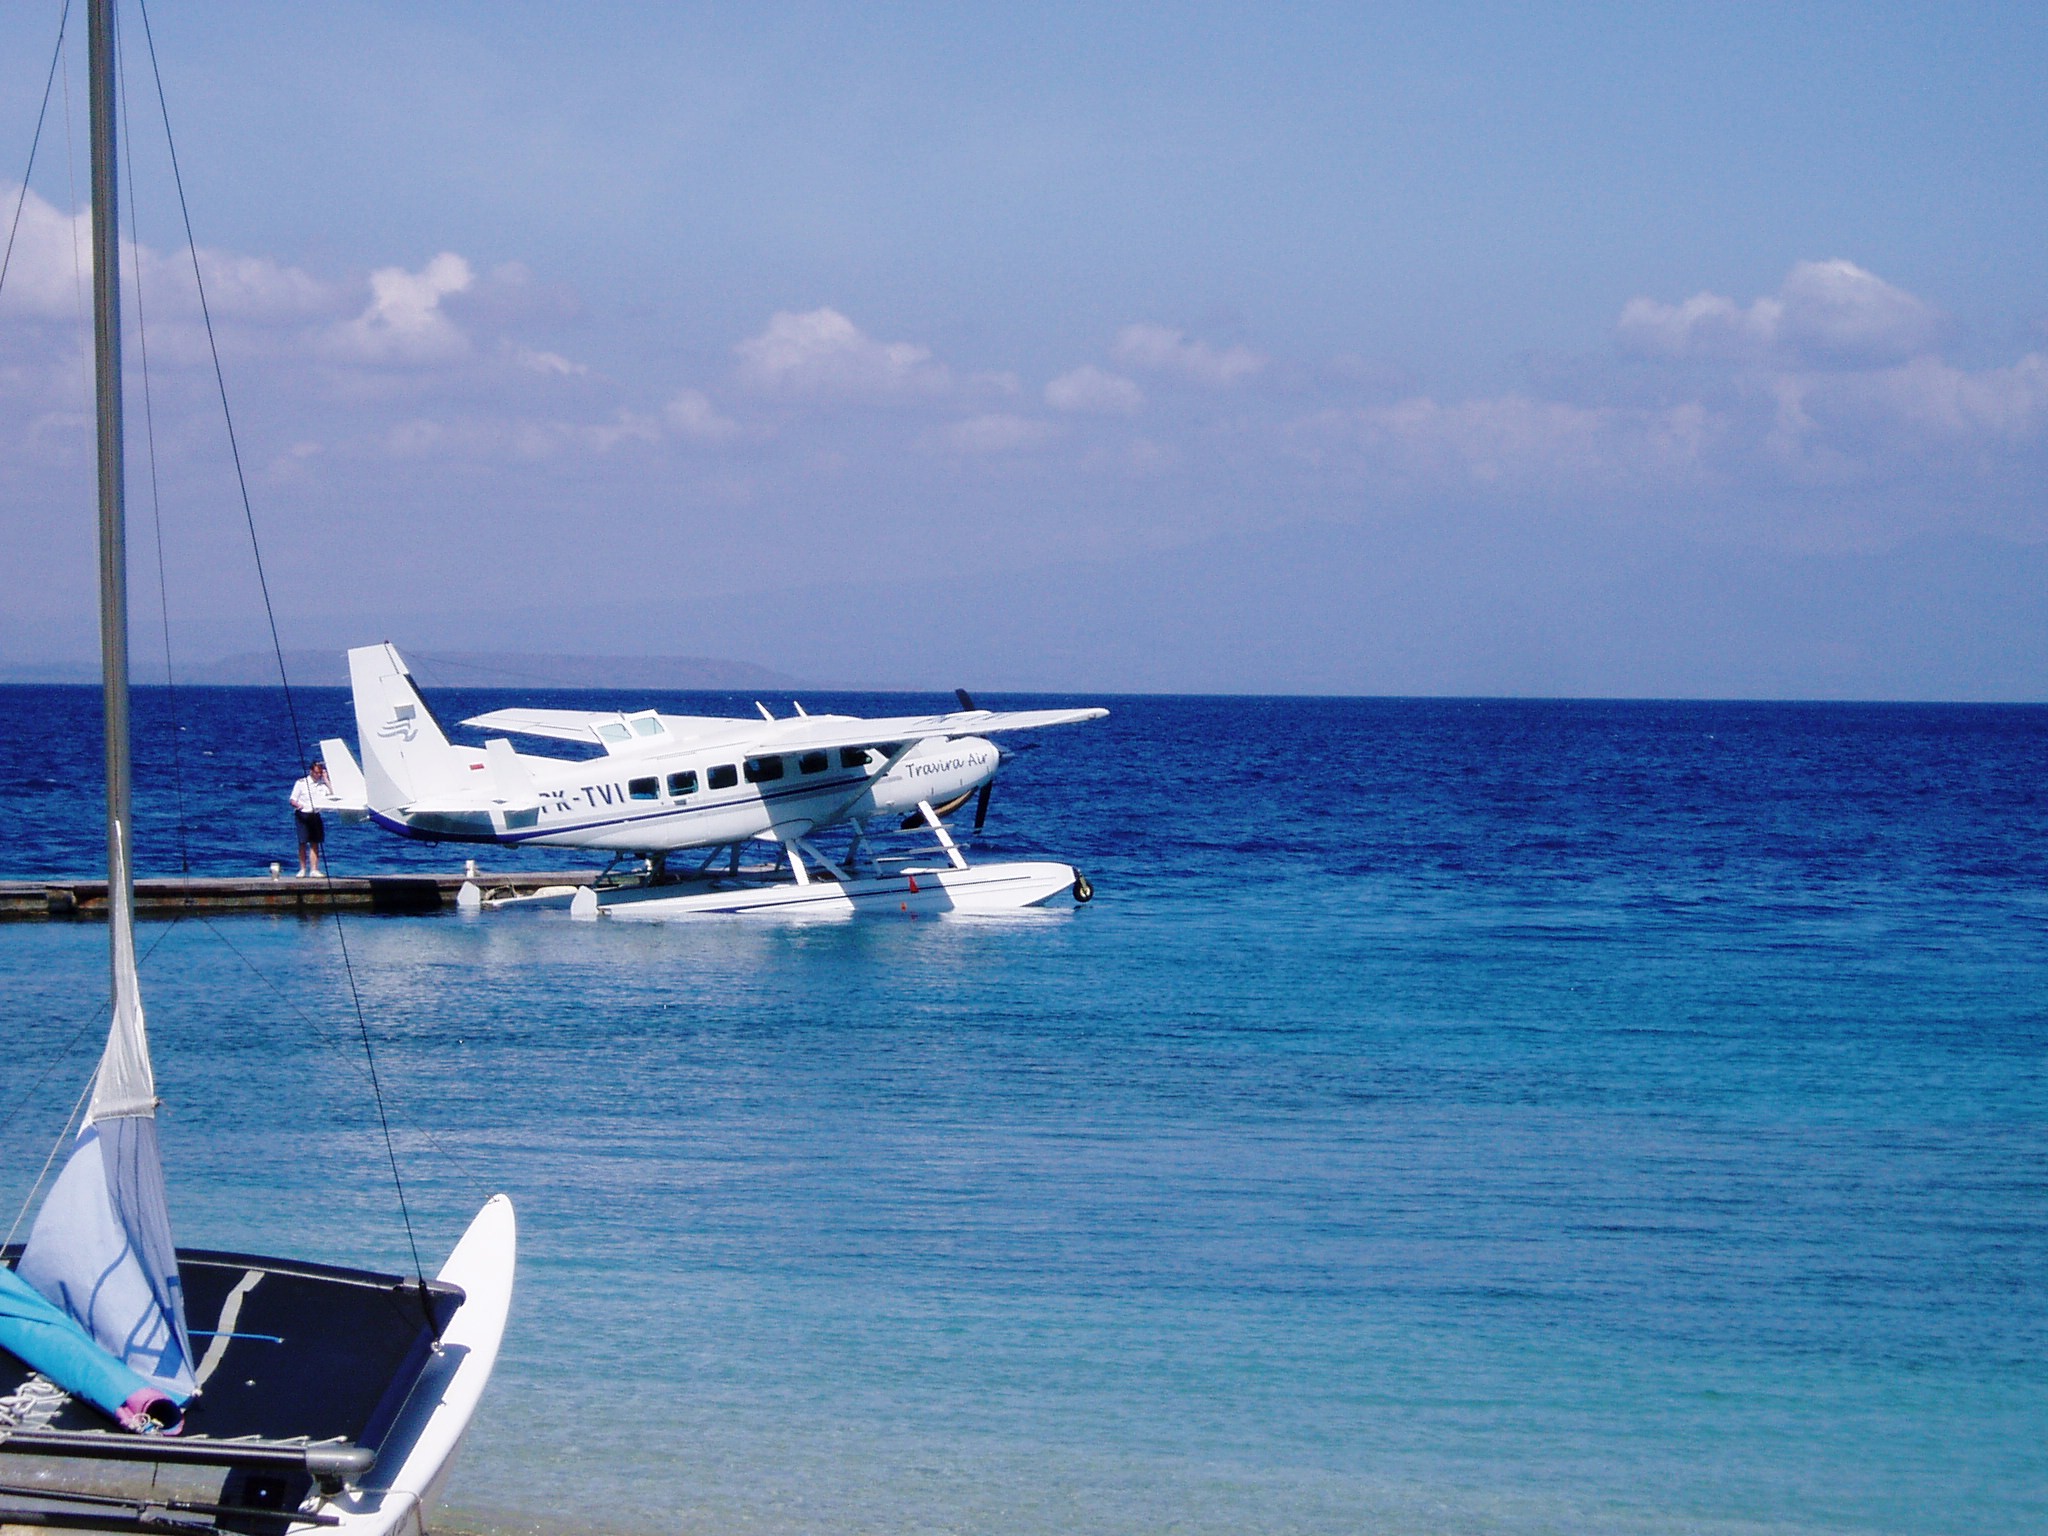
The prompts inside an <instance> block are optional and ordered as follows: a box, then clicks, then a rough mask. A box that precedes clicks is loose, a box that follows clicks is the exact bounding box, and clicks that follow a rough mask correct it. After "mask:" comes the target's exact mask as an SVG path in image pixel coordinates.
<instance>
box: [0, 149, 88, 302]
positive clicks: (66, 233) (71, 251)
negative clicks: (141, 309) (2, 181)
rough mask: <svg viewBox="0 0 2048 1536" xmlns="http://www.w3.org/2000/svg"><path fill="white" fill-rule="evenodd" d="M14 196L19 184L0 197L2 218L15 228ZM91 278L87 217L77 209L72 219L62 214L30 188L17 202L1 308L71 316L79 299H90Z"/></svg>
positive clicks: (18, 195)
mask: <svg viewBox="0 0 2048 1536" xmlns="http://www.w3.org/2000/svg"><path fill="white" fill-rule="evenodd" d="M18 198H21V185H20V183H18V182H17V183H15V184H14V185H12V186H9V187H7V188H6V189H5V195H4V197H0V216H4V217H5V219H6V224H7V226H8V227H14V217H13V216H14V208H15V202H16V199H18ZM4 239H5V233H4V229H0V242H4ZM0 249H4V244H0ZM91 281H92V218H91V215H90V214H89V213H81V214H79V215H78V216H77V217H76V218H74V217H72V216H71V215H70V214H67V213H60V212H58V211H57V209H55V208H53V207H51V206H50V204H49V203H47V202H45V201H44V200H43V199H42V198H40V197H38V196H37V195H36V194H35V193H34V192H30V193H29V194H28V196H27V198H26V199H25V200H23V201H22V204H21V223H20V225H19V226H18V227H15V233H14V252H13V255H12V256H11V257H10V258H9V259H8V263H7V286H6V288H5V290H4V291H0V306H4V307H5V308H6V309H9V310H13V311H15V312H17V313H22V314H28V315H33V316H35V317H36V318H37V319H44V320H63V319H70V318H72V317H74V316H76V315H78V314H79V312H80V305H81V303H83V304H87V305H89V304H90V303H91V302H92V291H91V288H90V287H89V286H88V285H89V284H90V283H91ZM86 312H87V313H90V311H89V310H88V311H86Z"/></svg>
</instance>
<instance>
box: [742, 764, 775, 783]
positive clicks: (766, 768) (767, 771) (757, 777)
mask: <svg viewBox="0 0 2048 1536" xmlns="http://www.w3.org/2000/svg"><path fill="white" fill-rule="evenodd" d="M781 777H782V759H781V758H779V757H750V758H748V759H747V782H748V783H749V784H767V783H770V782H772V781H774V780H776V779H779V778H781Z"/></svg>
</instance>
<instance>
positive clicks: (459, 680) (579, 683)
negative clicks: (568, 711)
mask: <svg viewBox="0 0 2048 1536" xmlns="http://www.w3.org/2000/svg"><path fill="white" fill-rule="evenodd" d="M402 654H403V655H404V656H405V661H406V665H407V666H408V667H410V668H411V669H412V671H413V675H414V676H415V677H417V678H418V679H419V681H420V683H421V684H422V685H423V686H425V687H428V688H437V689H446V688H539V689H560V688H654V689H662V690H672V691H683V692H690V691H696V690H723V689H729V688H764V689H765V688H773V689H778V690H780V689H785V688H793V687H803V686H805V684H804V683H803V682H802V681H801V680H800V679H798V678H793V677H790V676H789V675H788V674H786V673H782V672H777V671H775V670H773V669H772V668H769V667H762V666H756V665H755V664H754V663H752V662H747V661H727V660H724V659H722V658H719V657H713V656H536V655H528V654H525V653H522V652H518V651H434V652H431V653H424V652H414V651H410V650H408V651H404V652H402ZM284 663H285V671H286V673H287V674H288V675H289V676H290V678H291V681H292V684H293V686H295V687H301V688H346V687H347V686H348V658H347V656H346V654H345V653H343V652H342V651H339V650H333V651H325V650H321V651H311V650H300V651H286V652H285V653H284ZM177 680H178V682H179V683H180V684H182V685H185V686H189V687H198V688H274V687H276V686H277V657H276V656H275V655H273V654H272V653H270V652H269V651H245V652H242V653H240V654H238V655H234V656H223V657H222V658H221V659H220V660H218V661H214V662H208V663H205V664H203V665H200V666H195V667H192V668H190V669H184V668H181V669H180V670H179V673H178V678H177ZM0 681H6V682H16V683H96V682H98V681H99V669H98V668H97V667H95V666H90V665H87V664H84V663H77V664H69V665H65V664H56V665H48V666H12V667H0ZM135 681H136V682H137V683H138V684H142V685H144V686H147V685H149V684H151V683H161V682H162V681H163V675H162V672H161V670H160V669H157V668H152V667H150V666H149V665H148V664H147V663H146V662H144V663H139V664H138V665H137V666H136V669H135Z"/></svg>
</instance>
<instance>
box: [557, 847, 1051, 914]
mask: <svg viewBox="0 0 2048 1536" xmlns="http://www.w3.org/2000/svg"><path fill="white" fill-rule="evenodd" d="M1079 878H1080V877H1079V874H1078V872H1077V871H1076V870H1075V869H1074V866H1073V865H1071V864H1057V863H1052V862H1037V863H1014V864H976V865H973V866H971V867H969V868H967V869H947V868H939V869H920V870H904V871H901V872H900V873H896V874H887V875H878V876H871V877H867V878H863V879H857V880H825V879H813V880H812V881H810V883H809V884H801V885H800V884H798V883H797V882H795V881H793V880H779V881H760V882H754V881H745V880H740V881H729V882H713V883H711V884H709V885H703V884H698V883H696V882H690V883H689V884H687V885H685V886H684V887H682V888H681V889H680V890H679V889H677V888H676V887H674V886H645V887H631V886H628V887H624V888H622V889H620V890H616V891H601V892H599V893H598V895H597V902H598V911H599V912H601V913H602V914H603V915H604V916H607V917H615V918H625V919H630V920H637V921H645V922H653V921H662V920H666V919H669V918H678V917H692V916H700V915H708V914H717V913H757V914H762V915H770V916H789V917H851V916H852V915H854V914H855V913H857V912H913V913H932V912H1016V911H1019V910H1021V909H1023V908H1025V907H1036V906H1041V905H1043V904H1044V903H1046V902H1048V901H1051V900H1053V899H1054V898H1055V897H1058V896H1061V895H1064V894H1066V893H1067V892H1069V891H1072V890H1073V889H1074V884H1075V881H1076V880H1077V879H1079Z"/></svg>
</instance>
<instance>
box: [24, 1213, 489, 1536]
mask: <svg viewBox="0 0 2048 1536" xmlns="http://www.w3.org/2000/svg"><path fill="white" fill-rule="evenodd" d="M17 1253H18V1250H17V1249H12V1248H10V1249H9V1250H7V1251H6V1252H5V1253H4V1254H0V1260H4V1261H5V1262H7V1263H9V1264H12V1263H13V1262H14V1260H15V1258H16V1257H17ZM178 1266H179V1275H180V1277H181V1280H182V1282H183V1285H184V1289H185V1316H186V1321H187V1325H188V1326H189V1327H190V1329H191V1330H192V1350H193V1354H194V1355H195V1356H196V1357H197V1365H198V1373H199V1375H200V1377H201V1384H200V1391H199V1394H198V1395H197V1396H196V1397H194V1398H193V1399H192V1401H191V1402H190V1403H188V1404H187V1405H186V1408H185V1428H184V1432H183V1433H182V1434H180V1435H177V1436H175V1437H163V1436H154V1435H135V1434H130V1433H128V1432H127V1431H125V1430H122V1429H119V1428H117V1427H115V1426H114V1425H113V1423H112V1422H111V1421H110V1420H109V1419H108V1418H107V1417H106V1416H105V1415H104V1414H102V1413H100V1412H99V1411H98V1410H97V1409H95V1408H94V1407H92V1406H91V1405H90V1404H88V1403H83V1402H79V1401H76V1400H74V1399H72V1398H69V1397H66V1396H64V1395H63V1394H61V1393H57V1392H55V1391H54V1390H53V1389H52V1388H51V1387H50V1386H49V1384H48V1383H47V1382H46V1381H44V1380H43V1379H42V1378H41V1377H38V1376H36V1375H35V1374H34V1373H33V1372H31V1371H29V1370H28V1368H27V1367H26V1366H24V1365H22V1364H21V1362H20V1361H18V1360H16V1359H15V1357H14V1356H13V1355H11V1354H9V1353H7V1352H6V1351H5V1350H0V1526H5V1525H22V1526H54V1527H60V1528H65V1529H74V1530H76V1529H82V1530H100V1531H142V1530H149V1531H166V1530H185V1531H199V1532H205V1531H236V1532H247V1533H250V1536H271V1533H281V1532H282V1531H284V1529H285V1528H286V1526H287V1525H288V1524H289V1523H290V1522H291V1520H292V1519H294V1518H296V1519H298V1520H301V1521H303V1520H305V1519H306V1518H307V1517H306V1516H303V1515H299V1516H294V1515H293V1514H292V1513H291V1512H293V1511H296V1510H297V1509H298V1508H299V1506H300V1505H301V1504H302V1503H303V1502H304V1501H305V1500H306V1499H307V1498H308V1496H309V1495H311V1494H312V1493H313V1492H314V1490H315V1489H316V1488H320V1489H323V1490H327V1491H332V1490H334V1489H338V1488H339V1487H341V1486H342V1485H343V1484H345V1483H349V1482H353V1481H355V1480H356V1479H358V1478H359V1477H361V1476H362V1474H363V1473H365V1472H367V1471H368V1470H369V1468H370V1467H371V1466H372V1465H373V1464H374V1463H375V1461H376V1452H377V1449H378V1447H379V1446H380V1445H381V1444H382V1443H383V1438H384V1436H385V1434H386V1433H387V1432H388V1431H389V1430H390V1428H391V1425H392V1422H393V1421H394V1420H395V1419H396V1418H397V1416H398V1412H399V1410H400V1409H401V1408H402V1407H403V1406H404V1404H405V1400H406V1397H407V1395H408V1394H409V1393H410V1392H411V1391H412V1388H413V1385H414V1383H416V1382H417V1381H418V1380H419V1376H420V1372H421V1370H422V1369H423V1368H424V1367H425V1365H426V1363H427V1360H428V1358H429V1356H430V1354H431V1351H432V1348H433V1344H434V1340H435V1338H436V1337H437V1336H438V1334H439V1333H440V1331H441V1330H442V1329H443V1328H445V1327H446V1326H447V1323H448V1319H449V1318H450V1317H451V1316H452V1315H453V1314H454V1312H455V1309H456V1308H457V1307H459V1306H460V1305H461V1304H462V1301H463V1295H462V1292H461V1291H460V1290H459V1289H458V1288H457V1287H455V1286H452V1285H446V1284H442V1283H441V1282H439V1281H428V1282H427V1283H426V1285H425V1288H424V1290H423V1289H422V1287H421V1285H420V1282H418V1281H417V1280H407V1279H403V1278H401V1277H400V1276H397V1275H385V1274H375V1273H372V1272H369V1271H366V1270H355V1269H341V1268H337V1267H334V1266H332V1265H325V1264H302V1263H298V1262H295V1261H292V1260H289V1259H273V1258H259V1257H256V1256H254V1255H250V1254H240V1253H220V1252H214V1251H211V1250H195V1249H181V1250H179V1253H178Z"/></svg>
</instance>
